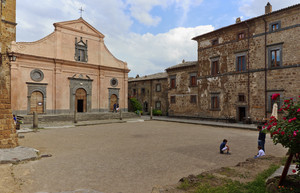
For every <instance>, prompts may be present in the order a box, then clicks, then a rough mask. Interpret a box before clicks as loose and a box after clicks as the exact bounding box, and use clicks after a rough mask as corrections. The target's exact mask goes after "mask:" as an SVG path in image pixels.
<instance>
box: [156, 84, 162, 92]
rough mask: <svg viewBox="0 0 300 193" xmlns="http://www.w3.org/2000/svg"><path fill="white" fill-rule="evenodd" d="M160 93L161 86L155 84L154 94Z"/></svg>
mask: <svg viewBox="0 0 300 193" xmlns="http://www.w3.org/2000/svg"><path fill="white" fill-rule="evenodd" d="M160 91H161V84H156V92H160Z"/></svg>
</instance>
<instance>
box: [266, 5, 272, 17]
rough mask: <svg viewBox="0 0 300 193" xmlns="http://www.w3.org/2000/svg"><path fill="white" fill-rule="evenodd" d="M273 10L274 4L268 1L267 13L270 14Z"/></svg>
mask: <svg viewBox="0 0 300 193" xmlns="http://www.w3.org/2000/svg"><path fill="white" fill-rule="evenodd" d="M271 12H272V5H271V4H270V2H268V3H267V5H266V6H265V14H268V13H271Z"/></svg>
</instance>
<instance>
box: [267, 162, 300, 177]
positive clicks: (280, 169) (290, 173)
mask: <svg viewBox="0 0 300 193" xmlns="http://www.w3.org/2000/svg"><path fill="white" fill-rule="evenodd" d="M283 168H284V166H280V168H278V169H277V170H276V171H275V172H274V173H273V174H272V175H271V176H270V177H268V178H267V180H266V181H268V180H269V179H271V178H274V177H276V176H281V174H282V171H283ZM294 169H296V165H290V168H289V171H288V174H287V175H293V174H294V173H293V170H294Z"/></svg>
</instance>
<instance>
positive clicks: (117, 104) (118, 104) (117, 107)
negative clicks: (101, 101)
mask: <svg viewBox="0 0 300 193" xmlns="http://www.w3.org/2000/svg"><path fill="white" fill-rule="evenodd" d="M119 109H120V108H119V104H117V109H116V110H117V112H119Z"/></svg>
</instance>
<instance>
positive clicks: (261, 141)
mask: <svg viewBox="0 0 300 193" xmlns="http://www.w3.org/2000/svg"><path fill="white" fill-rule="evenodd" d="M257 130H258V131H259V133H258V146H260V147H261V148H262V150H263V151H265V141H266V134H265V133H264V132H263V131H262V127H261V125H258V126H257Z"/></svg>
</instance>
